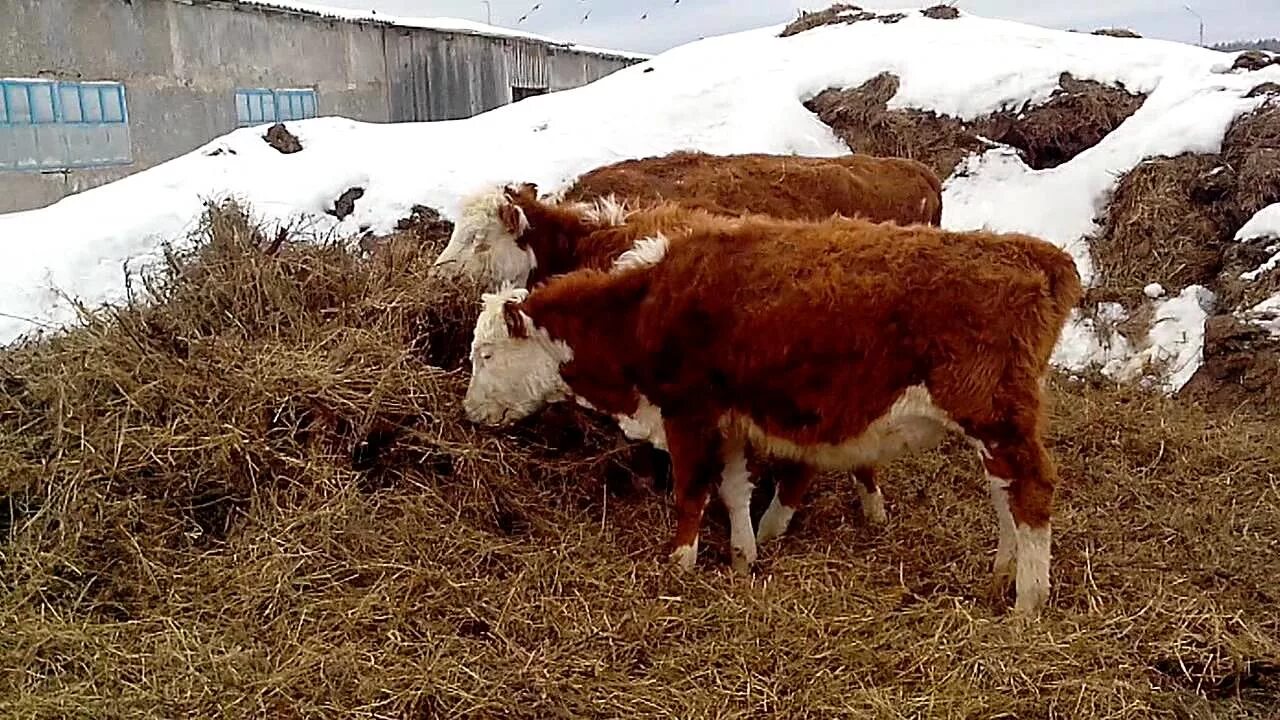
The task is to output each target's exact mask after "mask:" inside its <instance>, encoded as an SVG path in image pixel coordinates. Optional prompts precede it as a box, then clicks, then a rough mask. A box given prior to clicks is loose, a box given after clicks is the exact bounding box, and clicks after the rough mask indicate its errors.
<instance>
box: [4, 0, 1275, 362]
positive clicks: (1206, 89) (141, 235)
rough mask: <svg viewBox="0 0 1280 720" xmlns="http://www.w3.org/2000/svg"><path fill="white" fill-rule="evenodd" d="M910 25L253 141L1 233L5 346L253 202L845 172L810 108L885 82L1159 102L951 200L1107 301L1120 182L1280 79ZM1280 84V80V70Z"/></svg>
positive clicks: (1081, 347)
mask: <svg viewBox="0 0 1280 720" xmlns="http://www.w3.org/2000/svg"><path fill="white" fill-rule="evenodd" d="M271 4H279V3H278V2H273V3H271ZM903 12H905V13H906V14H907V17H906V19H904V20H902V21H901V22H898V23H895V24H883V23H879V22H862V23H855V24H851V25H836V26H829V27H823V28H819V29H815V30H811V31H808V32H804V33H800V34H798V35H795V36H792V37H789V38H778V37H777V35H778V33H779V32H780V31H781V29H782V27H781V26H775V27H767V28H761V29H759V30H753V31H748V32H743V33H737V34H732V35H725V36H720V37H715V38H709V39H706V40H702V41H698V42H694V43H690V44H688V45H684V46H681V47H678V48H675V49H673V50H670V51H668V52H666V53H663V54H662V55H659V56H657V57H655V58H653V59H651V60H649V61H647V62H644V63H640V64H638V65H634V66H632V67H628V68H625V69H623V70H621V71H618V72H616V73H614V74H612V75H610V76H608V77H605V78H603V79H601V80H599V81H597V82H595V83H592V84H590V85H587V86H584V87H580V88H576V89H573V90H566V91H563V92H558V93H552V94H549V95H543V96H537V97H532V98H528V99H526V100H523V101H521V102H519V103H515V104H513V105H508V106H505V107H502V108H498V109H496V110H493V111H490V112H488V113H484V114H482V115H479V116H476V117H473V118H470V119H467V120H457V121H448V122H435V123H411V124H392V125H387V124H366V123H359V122H353V121H351V120H346V119H342V118H319V119H315V120H308V121H304V122H294V123H288V125H289V128H290V130H291V131H292V132H294V133H295V134H296V135H298V136H299V138H300V139H301V141H302V143H303V146H304V148H305V149H304V150H303V151H302V152H299V153H295V154H291V155H282V154H280V153H277V152H276V151H274V150H272V149H271V148H270V147H268V146H267V145H266V144H265V143H264V142H263V141H262V139H261V135H262V131H263V128H246V129H241V130H237V131H235V132H233V133H230V134H229V135H226V136H224V137H222V138H219V139H217V140H215V141H213V142H211V143H209V144H208V145H206V146H205V147H202V148H200V149H198V150H196V151H194V152H192V153H190V154H188V155H185V156H183V157H180V158H177V159H175V160H173V161H170V162H168V163H166V164H164V165H161V166H159V167H156V168H153V169H151V170H148V171H145V172H142V173H138V174H136V175H133V176H130V177H128V178H126V179H124V180H121V181H119V182H116V183H112V184H110V185H107V186H104V187H100V188H97V189H94V190H90V191H87V192H84V193H81V194H79V195H74V196H71V197H68V198H66V199H64V200H62V201H60V202H59V203H57V204H55V205H53V206H51V207H48V208H44V209H41V210H35V211H31V212H25V213H17V214H12V215H4V216H0V238H3V239H4V241H3V244H2V245H0V253H3V256H2V257H3V260H4V262H0V342H6V341H9V340H11V339H13V338H14V337H15V336H17V335H18V334H19V333H22V332H26V331H29V330H31V329H32V328H34V327H38V326H41V325H44V324H50V325H58V324H60V323H63V322H66V321H67V320H68V319H70V318H71V317H72V313H71V311H70V308H69V307H68V306H67V305H66V304H65V303H63V302H61V301H60V300H59V299H58V297H57V296H56V295H55V294H54V293H52V292H51V291H50V289H49V288H50V287H57V288H59V289H62V290H65V291H67V292H69V293H71V294H72V295H76V296H80V297H82V298H83V299H84V300H86V301H87V302H89V303H91V304H94V303H98V302H102V301H111V300H118V299H119V298H120V297H121V294H122V291H123V287H124V282H123V272H122V269H121V268H122V264H123V263H124V262H125V261H126V260H130V261H132V262H133V263H134V264H137V263H140V262H146V261H147V260H148V259H149V258H150V257H152V256H153V253H154V252H155V251H156V248H157V247H158V245H159V243H160V242H161V240H164V239H179V238H181V236H182V235H183V233H184V232H185V231H187V230H188V229H189V228H190V227H191V225H192V223H193V222H194V221H195V220H196V219H197V218H198V216H199V214H200V212H201V209H202V202H203V201H204V200H205V199H216V198H220V197H227V196H232V197H238V198H240V199H243V200H245V201H247V202H249V203H250V204H251V205H252V207H253V209H254V210H255V212H257V213H258V214H260V215H262V216H264V218H265V219H266V220H268V221H290V220H295V221H296V220H299V219H301V220H303V221H305V222H307V223H309V224H310V226H311V227H313V228H314V229H315V230H316V231H318V232H328V231H338V232H341V233H354V232H357V231H360V230H366V229H367V230H372V231H375V232H387V231H390V230H391V229H392V228H393V227H394V224H395V222H396V220H397V219H399V218H401V217H404V216H406V215H408V214H409V211H410V208H412V206H413V205H415V204H423V205H428V206H431V207H435V208H438V209H440V210H441V211H442V212H443V213H444V215H445V216H446V217H449V218H453V217H456V212H457V208H456V203H457V202H458V200H459V199H460V198H461V197H462V196H463V195H465V194H467V193H470V192H472V191H474V190H475V189H477V188H478V187H480V186H482V185H489V184H492V183H497V182H510V181H532V182H536V183H538V184H539V186H541V188H542V189H543V190H545V191H555V190H558V189H561V188H563V187H564V186H566V185H567V184H568V183H570V182H571V181H572V180H573V179H574V178H575V177H577V176H578V175H579V174H581V173H583V172H585V171H587V170H590V169H592V168H595V167H598V166H601V165H605V164H608V163H612V162H616V161H619V160H624V159H629V158H637V157H645V156H652V155H658V154H663V153H667V152H670V151H673V150H678V149H696V150H702V151H704V152H710V153H722V154H723V153H737V152H769V153H800V154H805V155H817V156H833V155H838V154H844V153H847V152H848V148H847V147H846V146H845V145H844V144H843V143H842V142H841V141H840V140H839V139H837V138H836V137H835V136H834V135H833V133H832V132H831V130H830V129H829V128H828V127H827V126H825V125H823V124H822V123H821V122H820V121H819V120H818V119H817V118H816V117H815V116H814V115H813V114H812V113H810V112H809V111H808V110H807V109H805V107H804V105H803V102H804V101H806V100H808V99H810V98H812V97H813V96H815V95H816V94H818V93H820V92H821V91H823V90H825V89H827V88H828V87H851V86H857V85H861V84H862V83H864V82H866V81H867V80H869V79H871V78H872V77H874V76H876V75H877V74H879V73H881V72H885V71H887V72H891V73H894V74H895V75H897V76H898V77H899V78H900V80H901V83H900V89H899V92H898V94H897V95H896V96H895V97H894V98H893V100H892V102H891V105H892V106H894V107H906V108H918V109H923V110H933V111H936V112H939V113H945V114H949V115H955V116H959V117H962V118H973V117H977V116H980V115H983V114H986V113H990V112H993V111H997V110H1000V109H1004V108H1009V107H1015V108H1016V107H1022V106H1025V105H1027V104H1028V103H1035V102H1039V101H1042V100H1044V99H1046V98H1048V97H1049V96H1050V94H1051V93H1052V92H1053V90H1054V89H1055V88H1056V87H1057V83H1058V78H1059V76H1060V75H1061V73H1063V72H1069V73H1071V74H1072V75H1074V76H1075V77H1077V78H1080V79H1087V80H1096V81H1099V82H1104V83H1114V82H1122V83H1124V85H1125V86H1126V87H1127V88H1128V89H1130V90H1133V91H1140V92H1144V93H1149V94H1150V97H1149V99H1148V100H1147V102H1146V104H1145V105H1144V106H1143V108H1142V109H1141V110H1139V111H1138V112H1137V113H1136V114H1135V115H1134V116H1133V117H1131V118H1130V119H1129V120H1128V121H1127V122H1125V123H1124V124H1123V125H1122V126H1121V127H1120V128H1119V129H1117V130H1116V131H1115V132H1114V133H1112V134H1111V135H1110V136H1109V137H1108V138H1106V140H1104V141H1103V142H1102V143H1101V144H1099V145H1098V146H1096V147H1094V148H1092V149H1090V150H1088V151H1086V152H1084V153H1082V154H1080V155H1079V156H1077V157H1076V158H1074V159H1073V160H1072V161H1071V162H1068V163H1066V164H1064V165H1062V166H1059V167H1057V168H1054V169H1051V170H1043V171H1035V170H1032V169H1030V168H1028V167H1027V166H1026V165H1025V164H1023V163H1022V161H1021V160H1019V159H1018V158H1017V156H1016V155H1015V154H1014V153H1013V152H1012V151H1011V150H1010V149H1008V148H1000V147H997V148H994V149H992V150H990V151H988V152H985V153H983V154H981V155H978V156H975V157H971V158H970V159H969V160H968V161H966V163H964V164H963V167H962V168H961V171H960V172H959V173H957V174H956V175H955V176H953V177H952V178H951V179H950V180H949V181H948V182H947V184H946V187H945V198H944V204H945V210H944V216H943V224H944V225H945V226H947V227H949V228H957V229H968V228H980V227H986V228H991V229H995V230H1016V231H1022V232H1029V233H1032V234H1036V235H1039V236H1041V237H1044V238H1045V239H1047V240H1049V241H1051V242H1054V243H1055V244H1057V245H1059V246H1061V247H1063V248H1066V249H1068V250H1069V251H1070V252H1071V253H1072V254H1073V256H1074V257H1075V258H1076V261H1077V262H1078V263H1079V266H1080V270H1081V274H1082V276H1083V277H1084V279H1085V281H1086V283H1088V282H1089V281H1091V280H1092V275H1093V272H1092V268H1091V266H1090V263H1089V255H1088V252H1087V246H1086V245H1085V241H1084V237H1085V236H1087V235H1089V234H1091V233H1093V232H1094V231H1095V229H1096V228H1095V225H1094V221H1093V218H1094V217H1095V216H1096V215H1097V214H1098V211H1099V210H1101V209H1102V207H1103V205H1104V203H1105V201H1106V198H1107V196H1108V194H1109V193H1110V192H1111V190H1112V189H1113V187H1114V185H1115V183H1116V181H1117V179H1118V178H1119V176H1120V175H1122V174H1123V173H1124V172H1126V171H1128V170H1129V169H1131V168H1132V167H1134V166H1135V165H1136V164H1138V163H1139V162H1141V161H1142V160H1143V159H1144V158H1147V157H1150V156H1153V155H1159V154H1167V155H1176V154H1178V153H1181V152H1188V151H1190V152H1213V151H1215V150H1217V149H1219V146H1220V144H1221V141H1222V137H1223V134H1224V132H1225V130H1226V128H1227V126H1228V125H1229V124H1230V123H1231V121H1232V120H1233V119H1234V118H1236V117H1237V116H1239V115H1241V114H1242V113H1245V112H1248V111H1250V110H1252V109H1253V108H1255V107H1256V106H1257V105H1258V104H1259V103H1260V102H1262V99H1261V98H1254V99H1250V98H1246V97H1245V95H1246V94H1247V93H1248V92H1249V91H1250V90H1251V89H1252V88H1253V87H1254V86H1255V85H1257V84H1258V83H1259V82H1261V81H1262V80H1263V79H1271V75H1270V74H1268V73H1267V72H1265V71H1264V72H1256V73H1252V74H1248V75H1245V74H1240V73H1231V72H1229V68H1230V65H1231V62H1232V60H1233V59H1234V55H1233V54H1230V53H1220V52H1216V51H1212V50H1208V49H1204V48H1199V47H1193V46H1189V45H1181V44H1176V43H1170V42H1165V41H1159V40H1143V39H1126V40H1117V39H1115V38H1108V37H1100V36H1094V35H1089V34H1083V33H1068V32H1060V31H1055V30H1047V29H1043V28H1038V27H1033V26H1029V25H1023V24H1019V23H1013V22H1006V21H1000V20H990V19H985V18H980V17H976V16H972V15H967V14H965V15H962V16H961V18H960V19H958V20H947V21H938V20H930V19H928V18H925V17H922V16H921V15H920V14H919V12H918V11H916V10H915V9H908V10H904V11H903ZM850 48H856V52H853V51H850ZM1274 75H1275V76H1276V79H1278V80H1280V68H1277V69H1276V72H1275V73H1274ZM353 186H360V187H363V188H364V189H365V193H364V196H363V197H362V198H360V200H358V201H357V202H356V208H355V212H354V213H353V214H352V215H351V216H349V217H348V218H346V219H345V220H343V221H342V222H340V223H339V222H337V221H336V220H335V219H334V218H332V217H330V216H328V215H325V214H324V210H325V209H326V208H327V207H329V205H330V203H332V201H333V199H334V198H336V197H337V196H338V195H340V194H341V193H342V192H343V191H344V190H346V189H348V188H350V187H353ZM25 238H39V242H38V243H34V242H25V241H24V239H25ZM1184 295H1185V294H1184ZM1177 300H1178V298H1175V299H1173V300H1170V301H1167V302H1175V301H1177ZM1188 318H1189V319H1190V320H1194V318H1191V317H1190V316H1188ZM1184 324H1185V323H1184ZM1117 337H1118V336H1117ZM1180 337H1181V339H1174V338H1172V337H1170V338H1163V339H1161V340H1160V342H1159V343H1158V344H1159V345H1160V346H1161V347H1163V348H1166V349H1167V350H1169V351H1170V352H1173V353H1174V354H1175V355H1177V356H1178V357H1179V358H1181V357H1182V355H1183V354H1185V355H1186V356H1187V358H1186V359H1187V360H1188V362H1187V363H1185V364H1183V365H1182V366H1181V367H1182V368H1183V372H1185V368H1187V367H1191V360H1192V359H1193V356H1194V354H1195V353H1196V352H1198V348H1199V345H1198V343H1199V342H1200V340H1199V338H1198V336H1197V335H1196V334H1195V333H1194V332H1190V331H1188V332H1187V333H1183V334H1181V335H1180ZM1166 341H1167V342H1166ZM1179 343H1181V345H1179ZM1182 345H1185V346H1186V347H1187V348H1190V349H1188V350H1186V351H1185V353H1184V352H1183V351H1182V350H1180V349H1179V348H1180V347H1181V346H1182ZM1134 352H1139V351H1138V350H1135V349H1134V348H1129V347H1126V346H1124V345H1117V344H1116V343H1114V342H1103V340H1102V339H1100V337H1099V333H1098V328H1095V327H1093V325H1092V321H1090V320H1087V319H1085V318H1077V319H1076V320H1075V321H1074V322H1073V324H1072V326H1071V327H1070V328H1068V331H1067V332H1066V333H1065V335H1064V337H1063V341H1062V343H1061V344H1060V347H1059V348H1058V352H1057V353H1055V356H1054V357H1055V362H1056V363H1057V364H1058V365H1059V366H1060V367H1063V368H1065V369H1068V370H1082V369H1084V368H1086V367H1088V366H1090V365H1095V364H1096V365H1100V366H1103V367H1106V368H1111V369H1112V370H1113V371H1115V372H1119V369H1120V368H1123V367H1125V366H1126V362H1127V360H1129V359H1132V358H1133V353H1134Z"/></svg>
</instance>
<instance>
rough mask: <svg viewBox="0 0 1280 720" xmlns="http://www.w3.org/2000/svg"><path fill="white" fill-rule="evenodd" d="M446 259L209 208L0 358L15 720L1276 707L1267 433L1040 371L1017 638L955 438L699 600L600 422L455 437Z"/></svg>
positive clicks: (573, 415) (1164, 712)
mask: <svg viewBox="0 0 1280 720" xmlns="http://www.w3.org/2000/svg"><path fill="white" fill-rule="evenodd" d="M437 249H438V245H436V246H431V245H425V244H422V243H417V242H412V241H411V239H410V238H408V237H407V236H402V237H401V238H399V239H398V240H397V241H395V242H393V243H391V244H389V245H388V246H386V247H385V248H382V249H380V250H379V251H378V252H376V253H374V255H373V257H371V258H369V259H367V260H365V259H360V257H359V256H358V255H356V254H355V253H353V252H351V251H350V250H349V249H348V248H347V247H346V246H345V245H342V244H338V243H322V244H319V245H317V246H299V245H294V244H292V243H290V242H287V241H286V239H285V238H277V239H276V240H274V241H269V240H266V239H264V234H263V233H258V232H255V231H254V230H253V229H252V227H251V226H250V225H249V224H248V223H246V222H245V220H244V218H243V217H242V216H240V215H239V214H238V213H237V212H235V211H233V210H226V209H224V210H223V211H221V212H216V213H214V214H213V215H212V216H211V218H210V220H209V222H208V223H207V225H206V228H205V231H204V234H203V237H202V239H201V244H200V245H199V247H198V248H197V249H196V250H194V251H191V252H189V253H178V254H175V255H174V256H173V257H172V258H171V260H170V262H169V264H168V266H167V269H166V270H165V271H164V272H163V273H162V274H161V275H160V276H159V277H157V278H156V279H155V280H154V281H153V282H152V283H151V285H150V288H149V290H148V293H146V294H144V296H143V297H140V301H139V302H138V303H137V304H135V305H134V306H132V307H127V308H125V309H122V310H118V311H108V312H97V313H90V314H87V315H86V317H85V319H84V321H83V323H82V327H80V328H79V329H76V330H74V331H72V332H70V333H69V334H67V335H65V336H63V337H59V338H55V339H48V340H43V341H33V342H31V343H29V344H27V345H25V346H23V347H19V348H16V349H12V350H8V351H5V352H4V353H3V354H2V355H0V378H2V381H3V386H4V389H5V393H4V394H3V395H0V478H3V479H4V482H5V485H4V489H5V493H6V502H3V503H0V508H5V509H7V512H8V517H7V518H5V519H7V521H8V522H7V526H5V527H2V528H0V529H3V530H4V533H3V539H0V626H3V628H4V632H3V633H0V715H3V716H5V717H60V718H77V717H83V718H103V717H124V716H129V717H179V716H199V717H237V718H239V717H317V716H318V717H332V716H344V717H530V718H532V717H538V718H545V717H600V716H607V717H616V716H620V715H627V716H638V717H673V716H674V717H710V716H715V717H747V716H758V715H760V714H771V715H774V716H779V717H831V716H834V715H839V716H859V717H884V718H898V717H904V716H909V717H916V716H928V717H938V718H949V717H994V716H1013V717H1020V718H1038V717H1109V718H1152V717H1169V718H1173V717H1178V718H1182V717H1206V718H1207V717H1216V718H1251V717H1256V718H1265V717H1268V714H1272V715H1273V713H1274V710H1273V709H1274V707H1275V704H1276V702H1277V700H1280V674H1278V673H1280V616H1277V614H1276V613H1275V607H1276V603H1277V601H1278V600H1280V552H1277V548H1280V431H1278V430H1277V429H1276V427H1275V425H1274V424H1268V423H1258V422H1252V421H1248V420H1242V419H1238V418H1233V417H1229V416H1215V415H1210V414H1206V413H1204V412H1201V411H1199V410H1197V409H1195V408H1189V407H1186V406H1182V405H1178V404H1176V403H1174V402H1172V401H1169V400H1166V399H1162V398H1156V397H1152V396H1149V395H1145V394H1142V393H1140V392H1138V391H1135V390H1129V389H1115V388H1111V387H1107V386H1102V385H1092V384H1088V383H1058V382H1054V383H1051V394H1052V396H1053V398H1054V402H1053V408H1052V417H1053V423H1052V426H1051V433H1050V440H1049V442H1050V444H1051V446H1052V452H1053V453H1054V454H1055V456H1056V458H1057V462H1058V464H1059V467H1060V471H1061V474H1062V477H1063V485H1062V493H1061V496H1060V497H1061V500H1060V502H1059V506H1058V513H1057V519H1056V520H1055V541H1056V547H1055V564H1054V571H1053V577H1054V580H1055V583H1056V586H1055V590H1054V597H1053V599H1052V607H1051V609H1050V610H1049V612H1048V614H1047V616H1046V617H1045V618H1044V619H1043V620H1042V621H1041V622H1040V623H1039V624H1037V625H1035V626H1032V627H1030V628H1020V627H1018V626H1017V625H1016V624H1014V623H1011V622H1009V621H1008V620H1007V619H1006V618H1005V616H1004V608H1000V607H992V606H991V605H989V604H988V602H987V601H986V600H985V599H984V597H985V582H986V579H987V577H988V568H989V562H990V552H991V551H992V548H993V545H994V540H995V523H994V519H993V516H992V513H991V511H990V510H989V508H988V505H987V502H986V499H985V491H984V490H983V487H984V483H983V482H982V481H981V479H980V477H981V476H980V471H979V467H978V463H977V462H976V460H975V459H974V458H973V457H971V454H970V452H968V451H966V450H964V448H963V447H961V444H960V443H954V444H952V445H951V446H949V447H948V448H946V449H944V451H943V452H940V453H933V454H925V455H921V456H919V457H916V458H913V459H911V460H909V461H906V462H902V463H897V464H894V465H893V466H891V467H889V468H887V469H886V473H885V486H886V493H887V497H888V500H889V503H890V513H891V522H890V524H889V525H888V526H887V527H886V528H884V529H883V530H873V529H871V528H868V527H867V526H866V525H865V524H864V523H863V522H862V521H861V520H860V515H859V513H858V512H857V509H856V505H857V503H856V500H855V499H854V498H855V497H856V493H855V492H854V491H853V489H852V487H851V486H849V485H847V484H842V483H837V482H836V480H835V478H833V477H828V476H824V477H823V478H821V479H820V482H819V486H818V488H817V489H816V490H815V493H814V498H813V501H812V502H811V504H810V506H809V507H808V508H807V509H805V511H804V512H802V513H801V515H800V516H798V518H797V523H796V526H795V528H794V531H793V533H792V534H790V535H789V536H788V537H787V538H785V539H784V540H782V541H780V543H779V544H778V545H775V546H772V547H769V548H767V549H766V550H765V552H764V555H763V558H762V561H761V564H760V567H759V568H758V570H757V572H756V574H755V576H754V577H753V578H750V579H744V578H740V577H737V576H735V575H733V574H732V573H731V572H730V571H729V570H728V569H727V567H726V564H727V563H726V553H725V542H724V537H725V528H724V525H723V522H722V519H721V517H720V515H719V514H718V513H717V512H713V517H712V522H711V524H710V525H711V526H710V527H709V528H708V529H707V530H706V531H705V532H704V538H705V539H706V541H707V548H706V550H705V552H704V554H703V557H702V559H701V561H700V564H699V569H698V571H697V572H696V573H694V574H691V575H688V576H681V575H679V574H676V573H673V572H671V571H670V570H669V569H668V568H667V567H666V566H665V563H664V562H662V549H661V545H662V541H664V540H665V538H666V536H667V532H668V528H669V527H670V521H671V518H670V517H669V514H668V512H667V510H666V505H665V502H664V501H663V500H662V498H659V497H655V496H652V495H650V494H649V493H637V492H636V491H635V488H634V485H633V484H632V483H631V477H630V475H629V472H628V468H627V467H626V466H625V465H624V464H622V463H621V462H620V461H619V457H621V454H620V453H619V452H618V448H619V444H618V441H617V433H616V431H615V430H612V429H611V428H610V427H609V426H608V424H601V423H597V422H595V421H594V420H593V419H591V418H589V417H587V416H585V415H583V414H580V413H578V412H577V411H575V410H573V409H571V408H568V409H563V411H561V412H553V413H550V414H549V415H546V416H543V417H541V418H537V419H535V420H533V421H531V422H529V423H527V424H525V425H524V426H522V427H520V428H517V429H515V430H513V431H512V432H509V433H504V434H489V433H483V432H479V431H477V430H475V429H473V428H471V427H470V426H468V425H467V424H466V423H465V422H463V421H462V419H461V413H460V411H459V400H460V396H461V394H462V392H463V389H464V385H465V382H466V378H465V374H464V373H461V372H457V371H453V370H449V369H442V368H438V367H433V366H432V365H431V364H430V363H429V361H430V360H432V359H433V356H434V355H437V354H439V355H443V356H448V357H451V358H453V360H454V361H456V360H457V357H458V356H459V355H461V354H463V353H462V352H459V351H458V350H457V349H452V350H449V349H443V350H442V349H439V348H438V345H439V344H440V342H441V341H440V340H439V339H440V338H445V339H447V340H448V342H456V341H457V340H456V338H457V337H458V334H457V330H456V329H454V328H455V327H464V328H469V326H470V323H471V321H472V319H473V317H474V312H475V310H476V305H475V302H474V300H470V299H468V300H465V301H464V300H459V299H458V298H460V297H468V298H470V297H474V295H471V294H470V293H472V292H473V291H474V289H473V288H463V287H442V286H439V285H433V284H430V283H429V282H428V281H427V277H426V267H427V266H428V265H429V263H430V260H431V259H432V258H433V257H434V255H435V251H436V250H437ZM143 300H146V301H147V302H142V301H143ZM433 348H435V349H433ZM382 431H385V432H382ZM380 433H381V434H380ZM712 507H713V511H714V510H715V509H716V508H717V506H716V505H713V506H712ZM2 512H3V511H0V513H2Z"/></svg>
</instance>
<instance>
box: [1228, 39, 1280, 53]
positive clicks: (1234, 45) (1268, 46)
mask: <svg viewBox="0 0 1280 720" xmlns="http://www.w3.org/2000/svg"><path fill="white" fill-rule="evenodd" d="M1213 49H1214V50H1222V51H1224V52H1240V51H1242V50H1267V51H1270V52H1280V38H1266V39H1265V40H1235V41H1233V42H1224V43H1218V44H1217V45H1214V46H1213Z"/></svg>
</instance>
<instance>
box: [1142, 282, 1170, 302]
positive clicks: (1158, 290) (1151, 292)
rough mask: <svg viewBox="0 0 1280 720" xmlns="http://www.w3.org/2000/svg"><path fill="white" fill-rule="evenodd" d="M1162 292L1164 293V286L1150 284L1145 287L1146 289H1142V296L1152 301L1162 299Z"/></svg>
mask: <svg viewBox="0 0 1280 720" xmlns="http://www.w3.org/2000/svg"><path fill="white" fill-rule="evenodd" d="M1164 292H1165V290H1164V286H1163V285H1161V284H1160V283H1151V284H1150V285H1147V286H1146V287H1144V288H1142V294H1143V295H1146V296H1147V297H1149V298H1151V299H1152V300H1155V299H1157V298H1162V297H1164Z"/></svg>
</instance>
